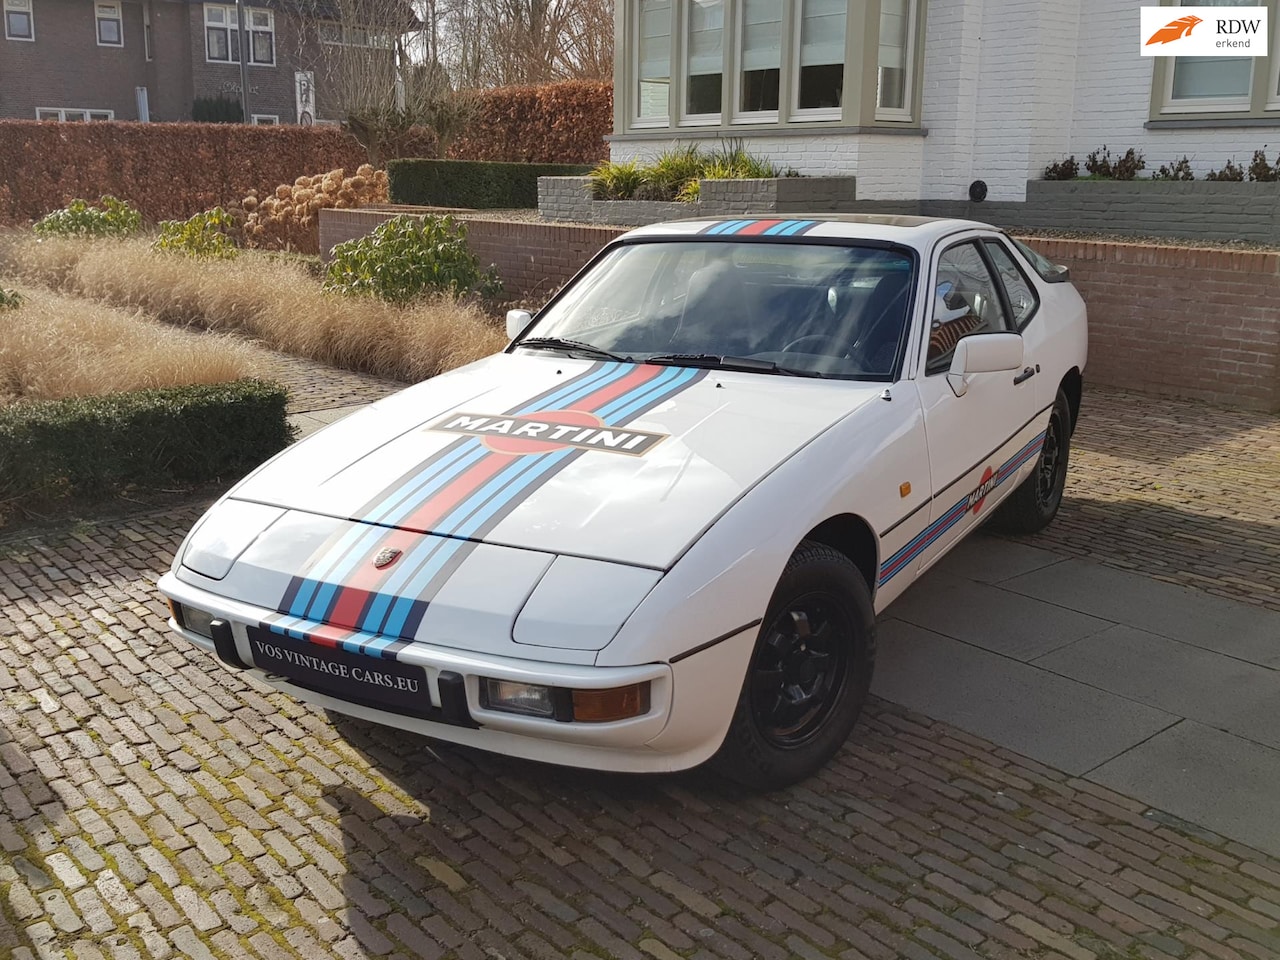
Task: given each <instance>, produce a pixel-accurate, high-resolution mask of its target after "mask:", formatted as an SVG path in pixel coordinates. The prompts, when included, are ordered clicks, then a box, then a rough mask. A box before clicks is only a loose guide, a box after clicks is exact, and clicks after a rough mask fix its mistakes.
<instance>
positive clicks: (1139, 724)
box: [872, 618, 1280, 782]
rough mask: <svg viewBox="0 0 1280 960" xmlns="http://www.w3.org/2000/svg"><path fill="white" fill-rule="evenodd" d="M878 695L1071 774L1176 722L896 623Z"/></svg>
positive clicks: (879, 670)
mask: <svg viewBox="0 0 1280 960" xmlns="http://www.w3.org/2000/svg"><path fill="white" fill-rule="evenodd" d="M872 691H873V692H874V693H875V694H876V695H877V696H880V697H884V698H885V699H886V700H891V701H893V702H894V703H900V704H902V705H904V706H906V707H909V708H910V709H912V710H916V711H918V712H920V713H923V714H924V715H925V716H928V717H932V718H934V719H935V720H942V721H945V722H947V723H951V724H954V725H955V726H957V727H960V728H962V729H964V730H968V731H969V732H971V733H975V734H977V735H978V736H980V737H986V738H987V739H989V740H994V741H995V742H996V743H999V744H1001V745H1002V746H1005V747H1008V748H1009V749H1011V750H1016V751H1017V752H1019V753H1022V754H1025V755H1026V756H1029V757H1031V758H1032V759H1035V760H1039V761H1040V762H1041V763H1047V764H1049V765H1051V766H1054V767H1057V768H1058V769H1060V770H1065V771H1067V772H1068V773H1072V774H1075V775H1080V774H1083V773H1085V772H1086V771H1088V770H1092V769H1093V768H1094V767H1096V766H1098V765H1099V764H1101V763H1104V762H1106V761H1107V760H1109V759H1111V758H1112V757H1114V756H1117V755H1118V754H1120V753H1123V752H1124V751H1125V750H1128V749H1130V748H1131V747H1133V746H1135V745H1137V744H1139V743H1141V742H1142V741H1143V740H1146V739H1147V738H1148V737H1151V736H1153V735H1154V734H1156V733H1158V732H1160V731H1161V730H1163V729H1165V728H1166V727H1168V726H1170V725H1172V724H1174V723H1176V722H1177V721H1178V719H1179V718H1178V717H1176V716H1174V715H1173V714H1170V713H1166V712H1165V711H1163V710H1157V709H1155V708H1154V707H1149V706H1146V705H1145V704H1141V703H1136V702H1134V701H1132V700H1127V699H1125V698H1123V697H1118V696H1116V695H1115V694H1112V693H1108V692H1106V691H1104V690H1099V689H1097V688H1095V687H1090V686H1087V685H1085V684H1083V683H1079V682H1078V681H1075V680H1070V679H1067V678H1066V677H1059V676H1056V675H1054V674H1051V673H1049V672H1048V671H1046V670H1041V669H1039V668H1037V667H1033V666H1030V665H1028V664H1025V663H1020V662H1019V661H1017V660H1011V659H1010V658H1008V657H1002V656H998V655H996V654H994V653H989V652H987V651H986V650H981V649H979V648H978V647H975V646H971V645H969V644H966V643H961V642H959V641H958V640H952V639H950V638H948V637H944V636H941V635H939V634H936V633H933V632H932V631H929V630H925V629H922V628H921V627H917V626H915V625H913V624H910V623H906V622H905V621H902V620H896V619H893V618H888V619H885V620H883V621H882V622H881V624H880V656H879V662H878V663H877V665H876V675H875V679H874V681H873V682H872ZM1278 782H1280V781H1278Z"/></svg>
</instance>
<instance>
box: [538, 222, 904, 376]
mask: <svg viewBox="0 0 1280 960" xmlns="http://www.w3.org/2000/svg"><path fill="white" fill-rule="evenodd" d="M913 277H914V259H913V257H912V255H911V254H910V253H908V252H906V251H904V250H898V249H886V248H884V247H872V246H850V245H842V246H836V245H823V244H812V243H803V244H801V243H742V242H717V241H708V240H691V241H657V242H651V243H638V244H629V245H624V246H620V247H616V248H614V249H613V250H611V251H609V253H608V254H606V255H605V256H604V257H603V258H602V259H601V260H600V261H599V262H597V263H596V264H595V266H594V267H593V268H592V269H591V270H589V271H588V272H587V273H586V274H584V275H583V276H582V277H580V278H579V279H578V281H577V282H576V283H574V284H573V286H572V287H570V288H569V289H568V290H566V291H565V292H564V293H563V295H562V296H561V297H560V298H559V299H558V300H556V301H555V303H553V304H552V305H551V306H549V307H548V308H547V309H546V310H545V311H543V313H542V315H541V316H540V317H539V318H538V322H537V323H535V324H534V325H533V326H532V327H531V328H530V329H529V330H527V331H526V332H525V334H524V337H523V338H522V339H527V340H529V341H530V345H531V347H532V346H534V345H535V344H534V341H538V340H543V344H542V345H543V346H546V345H547V344H546V340H547V338H554V339H555V340H557V341H573V342H576V343H577V344H580V345H582V347H583V348H595V349H596V350H600V351H608V352H610V353H612V354H616V355H618V357H620V358H623V359H627V360H634V361H637V362H643V361H647V360H650V359H653V360H654V361H655V362H677V363H678V362H680V361H681V359H686V358H688V359H691V358H702V359H704V360H705V359H707V358H709V357H728V358H733V359H738V360H742V359H747V360H752V361H758V364H756V365H755V366H750V365H743V366H744V367H747V368H749V369H755V368H757V367H758V368H759V369H761V370H765V369H769V368H770V367H772V366H773V365H776V367H777V368H778V369H779V370H792V371H797V372H803V373H809V374H817V375H823V376H830V377H840V378H852V379H868V380H887V379H890V378H891V377H892V375H893V372H894V369H895V367H896V366H897V361H898V355H899V352H900V346H901V344H902V342H903V340H904V338H905V336H906V332H907V328H908V322H907V306H908V303H909V302H910V299H911V288H912V278H913ZM564 348H565V349H571V347H569V346H567V345H565V347H564ZM726 365H728V364H726Z"/></svg>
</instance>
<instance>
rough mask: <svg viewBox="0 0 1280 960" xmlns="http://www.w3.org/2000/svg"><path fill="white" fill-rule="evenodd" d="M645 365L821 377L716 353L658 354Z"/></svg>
mask: <svg viewBox="0 0 1280 960" xmlns="http://www.w3.org/2000/svg"><path fill="white" fill-rule="evenodd" d="M644 362H645V363H656V364H660V365H662V366H670V367H703V368H706V369H709V370H742V371H745V372H747V373H773V374H778V375H779V376H783V377H821V376H822V374H820V373H818V372H817V371H814V370H796V369H795V368H793V367H780V366H778V365H777V364H776V363H774V362H773V361H772V360H756V359H754V358H753V357H729V356H721V355H720V354H716V353H659V354H656V355H654V356H652V357H646V358H645V360H644Z"/></svg>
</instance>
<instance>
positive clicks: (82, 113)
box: [36, 107, 116, 123]
mask: <svg viewBox="0 0 1280 960" xmlns="http://www.w3.org/2000/svg"><path fill="white" fill-rule="evenodd" d="M115 118H116V115H115V111H113V110H77V109H74V108H70V107H41V108H40V109H38V110H37V111H36V119H37V120H57V121H59V122H61V123H84V122H85V121H86V120H92V121H97V120H114V119H115Z"/></svg>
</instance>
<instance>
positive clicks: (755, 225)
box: [699, 218, 818, 237]
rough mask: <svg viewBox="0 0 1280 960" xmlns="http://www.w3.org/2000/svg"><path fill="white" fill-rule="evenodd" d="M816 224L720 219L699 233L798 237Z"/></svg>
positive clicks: (815, 222)
mask: <svg viewBox="0 0 1280 960" xmlns="http://www.w3.org/2000/svg"><path fill="white" fill-rule="evenodd" d="M817 225H818V221H817V220H778V219H773V220H764V219H759V218H752V219H748V220H722V221H720V222H719V223H713V224H712V225H711V226H709V227H703V228H702V230H701V231H699V232H700V233H702V234H704V235H706V236H709V237H727V236H739V237H798V236H800V235H801V234H803V233H807V232H808V231H810V230H812V229H813V228H814V227H816V226H817Z"/></svg>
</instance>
